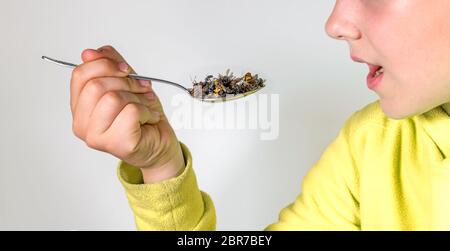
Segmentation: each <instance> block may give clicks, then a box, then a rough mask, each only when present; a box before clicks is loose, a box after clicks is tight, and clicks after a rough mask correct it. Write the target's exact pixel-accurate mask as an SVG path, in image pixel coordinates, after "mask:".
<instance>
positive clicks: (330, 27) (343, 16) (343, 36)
mask: <svg viewBox="0 0 450 251" xmlns="http://www.w3.org/2000/svg"><path fill="white" fill-rule="evenodd" d="M354 2H355V1H354V0H336V4H335V5H334V8H333V11H332V13H331V15H330V17H329V18H328V20H327V22H326V25H325V30H326V32H327V34H328V36H330V37H332V38H334V39H338V40H347V41H350V40H356V39H359V38H360V37H361V32H360V31H359V29H358V28H357V26H356V25H355V19H356V14H357V13H358V12H359V10H357V9H355V6H353V5H352V4H354Z"/></svg>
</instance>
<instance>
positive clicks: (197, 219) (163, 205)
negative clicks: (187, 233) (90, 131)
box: [118, 143, 216, 231]
mask: <svg viewBox="0 0 450 251" xmlns="http://www.w3.org/2000/svg"><path fill="white" fill-rule="evenodd" d="M180 144H181V148H182V151H183V155H184V159H185V163H186V167H185V168H184V170H183V172H182V173H181V174H180V175H179V176H177V177H175V178H172V179H169V180H165V181H162V182H159V183H155V184H143V178H142V173H141V171H140V170H139V169H138V168H136V167H134V166H131V165H129V164H127V163H126V162H123V161H120V162H119V165H118V176H119V180H120V181H121V183H122V184H123V186H124V188H125V193H126V196H127V198H128V201H129V204H130V206H131V209H132V211H133V213H134V218H135V222H136V227H137V229H138V230H177V231H178V230H215V228H216V214H215V208H214V204H213V201H212V199H211V197H210V196H209V195H208V194H206V193H204V192H202V191H200V190H199V188H198V185H197V180H196V177H195V173H194V170H193V168H192V156H191V154H190V152H189V150H188V148H187V147H186V145H184V144H183V143H180Z"/></svg>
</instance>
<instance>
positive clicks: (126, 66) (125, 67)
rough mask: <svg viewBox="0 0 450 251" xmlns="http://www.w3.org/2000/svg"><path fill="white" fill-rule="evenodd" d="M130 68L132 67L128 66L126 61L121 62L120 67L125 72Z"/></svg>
mask: <svg viewBox="0 0 450 251" xmlns="http://www.w3.org/2000/svg"><path fill="white" fill-rule="evenodd" d="M129 68H130V67H129V66H128V64H127V63H125V62H121V63H119V69H120V70H121V71H123V72H128V69H129Z"/></svg>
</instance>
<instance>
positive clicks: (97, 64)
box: [70, 58, 130, 111]
mask: <svg viewBox="0 0 450 251" xmlns="http://www.w3.org/2000/svg"><path fill="white" fill-rule="evenodd" d="M129 73H130V67H129V66H128V65H127V64H126V63H124V62H121V63H116V62H114V61H112V60H111V59H108V58H100V59H97V60H95V61H90V62H87V63H84V64H81V65H79V66H78V67H76V68H75V69H74V70H73V72H72V79H71V84H70V88H71V90H70V93H71V108H72V111H73V108H74V107H75V106H76V105H77V102H78V98H79V96H80V93H81V90H82V89H83V88H84V86H85V85H86V83H87V82H88V81H89V80H91V79H94V78H100V77H126V76H127V75H128V74H129Z"/></svg>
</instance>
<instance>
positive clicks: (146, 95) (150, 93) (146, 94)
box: [144, 92, 156, 101]
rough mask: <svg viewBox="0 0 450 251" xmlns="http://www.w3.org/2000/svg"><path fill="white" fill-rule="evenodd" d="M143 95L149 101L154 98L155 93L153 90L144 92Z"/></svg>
mask: <svg viewBox="0 0 450 251" xmlns="http://www.w3.org/2000/svg"><path fill="white" fill-rule="evenodd" d="M144 96H145V97H146V98H147V99H148V100H150V101H152V100H155V98H156V96H155V93H153V92H147V93H145V94H144Z"/></svg>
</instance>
